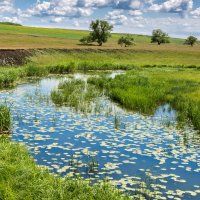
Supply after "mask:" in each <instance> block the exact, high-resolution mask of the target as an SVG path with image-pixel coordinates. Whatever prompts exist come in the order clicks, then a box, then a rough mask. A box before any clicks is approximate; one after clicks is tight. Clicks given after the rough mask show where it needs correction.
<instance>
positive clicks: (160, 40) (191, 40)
mask: <svg viewBox="0 0 200 200" xmlns="http://www.w3.org/2000/svg"><path fill="white" fill-rule="evenodd" d="M90 30H91V32H90V34H89V35H88V36H85V37H83V38H81V39H80V42H81V43H82V44H85V45H87V44H90V43H93V42H97V43H98V45H99V46H102V45H103V43H106V42H107V41H108V39H109V38H110V37H111V31H112V30H113V26H112V25H111V24H109V23H108V22H107V21H104V20H99V19H97V20H96V21H92V22H91V24H90ZM197 41H198V39H197V38H196V37H194V36H189V37H188V38H187V39H186V40H185V43H184V44H187V45H191V46H194V45H195V44H196V43H197ZM151 43H157V44H158V45H161V44H165V43H170V37H169V35H168V34H167V33H165V32H163V31H162V30H161V29H155V30H153V32H152V36H151ZM118 44H119V45H120V46H121V47H129V46H132V45H135V42H134V37H133V35H131V34H127V35H124V36H121V37H120V38H119V39H118Z"/></svg>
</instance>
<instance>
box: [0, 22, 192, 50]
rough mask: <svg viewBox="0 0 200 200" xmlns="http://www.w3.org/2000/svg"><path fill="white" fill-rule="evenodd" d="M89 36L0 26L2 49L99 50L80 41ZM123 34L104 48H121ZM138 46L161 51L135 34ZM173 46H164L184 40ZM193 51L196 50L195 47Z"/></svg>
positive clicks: (76, 31)
mask: <svg viewBox="0 0 200 200" xmlns="http://www.w3.org/2000/svg"><path fill="white" fill-rule="evenodd" d="M87 35H88V31H85V30H69V29H57V28H38V27H26V26H18V25H9V24H2V23H1V24H0V48H99V47H98V46H95V45H94V46H84V45H83V46H82V45H81V44H80V42H79V40H80V39H81V38H82V37H84V36H87ZM122 35H123V34H117V33H113V34H112V37H111V38H110V39H109V41H108V43H107V44H104V46H103V48H104V47H105V48H120V46H119V45H118V44H117V41H118V39H119V38H120V37H121V36H122ZM133 36H134V39H135V42H136V46H135V47H131V48H133V49H141V48H142V49H149V50H150V49H152V50H153V49H159V48H162V47H159V48H158V47H157V45H152V44H150V41H151V38H150V36H146V35H138V34H133ZM170 41H171V44H169V45H162V46H165V47H167V49H168V48H169V49H170V48H175V47H176V46H183V43H184V40H183V39H179V38H171V40H170ZM193 49H196V48H195V47H194V48H193Z"/></svg>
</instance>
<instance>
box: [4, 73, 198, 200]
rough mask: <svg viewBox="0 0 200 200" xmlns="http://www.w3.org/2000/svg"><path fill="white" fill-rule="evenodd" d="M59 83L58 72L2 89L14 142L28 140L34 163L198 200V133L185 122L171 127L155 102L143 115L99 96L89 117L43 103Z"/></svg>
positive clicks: (145, 194) (147, 194)
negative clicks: (152, 110) (153, 110)
mask: <svg viewBox="0 0 200 200" xmlns="http://www.w3.org/2000/svg"><path fill="white" fill-rule="evenodd" d="M75 76H76V74H74V75H73V77H75ZM120 76H121V75H120ZM120 76H116V79H117V78H118V77H120ZM67 77H68V76H67ZM71 78H72V77H71V76H70V77H68V78H67V79H69V80H71ZM59 80H60V81H61V82H63V83H65V80H64V79H63V78H62V77H60V79H57V78H53V77H52V78H44V79H42V80H41V81H39V82H31V81H30V82H29V83H27V84H22V85H19V86H17V87H16V88H15V89H12V90H9V91H1V92H0V101H2V100H3V99H5V98H6V99H7V100H8V101H9V102H12V105H13V106H12V107H11V113H12V116H13V132H12V135H11V139H12V141H16V142H19V143H23V144H26V146H27V147H28V149H29V152H31V154H32V155H33V156H34V159H35V161H36V162H37V163H38V164H39V165H42V166H46V167H48V169H49V171H50V172H53V173H55V174H59V175H61V176H68V177H71V178H76V177H80V176H81V177H83V178H85V179H86V180H88V181H89V182H90V183H92V184H94V183H98V182H100V181H102V180H104V182H109V183H112V184H113V185H114V186H116V187H117V188H119V189H120V190H122V191H124V192H126V193H128V194H130V195H132V196H134V198H136V199H137V198H138V199H142V198H143V199H145V198H146V199H148V198H149V199H159V200H160V199H191V198H192V199H195V200H199V199H200V183H199V173H200V136H199V135H198V134H197V132H196V131H195V130H193V129H192V127H190V126H185V127H184V128H183V129H176V126H175V125H176V123H177V122H176V114H177V113H176V112H175V111H174V110H173V109H170V108H169V107H168V106H164V107H159V108H156V110H158V112H157V113H156V114H153V115H152V116H145V115H142V114H138V113H134V112H132V111H128V110H125V109H122V108H121V107H120V106H118V105H117V104H115V103H113V102H112V101H111V100H110V99H109V98H107V97H106V96H100V98H99V99H98V105H99V108H98V109H96V110H94V112H89V113H87V115H86V114H85V113H82V112H77V111H76V109H75V108H74V107H71V106H55V104H54V102H52V101H51V98H49V100H48V101H45V100H44V101H43V100H42V98H41V97H44V96H48V95H49V96H50V95H51V91H52V90H55V89H56V88H57V87H58V85H59V82H60V81H59ZM113 80H115V79H113ZM80 82H81V83H77V84H78V86H76V87H77V88H78V87H79V88H80V89H81V90H84V89H85V84H86V82H85V81H80ZM68 83H69V82H68ZM68 83H66V84H67V85H68ZM79 84H80V85H79ZM140 84H146V80H143V79H142V80H141V82H140ZM88 85H89V84H88ZM61 86H62V84H61ZM73 89H74V87H73ZM58 91H62V89H58ZM69 91H70V86H69V89H68V90H67V92H66V93H67V94H71V93H70V92H69ZM71 91H72V90H71ZM84 91H85V90H84ZM31 96H33V97H34V98H30V97H31ZM94 97H95V96H94ZM95 98H96V97H95ZM95 98H94V99H95ZM45 99H46V98H45ZM89 99H92V100H91V101H90V102H92V103H93V101H94V99H93V96H92V98H89ZM66 105H67V104H66ZM162 105H163V104H162ZM88 110H90V109H88ZM95 112H96V113H98V114H95ZM167 113H169V117H172V118H173V120H174V122H173V123H172V124H171V125H170V126H166V125H165V123H161V121H162V119H163V121H165V120H164V118H163V116H160V115H162V114H164V115H166V114H167ZM115 122H116V123H115ZM115 124H117V126H116V125H115ZM173 124H174V125H173ZM116 127H117V128H116ZM0 152H1V151H0ZM0 169H1V168H0ZM47 185H48V184H47ZM111 199H112V198H111Z"/></svg>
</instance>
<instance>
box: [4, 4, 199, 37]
mask: <svg viewBox="0 0 200 200" xmlns="http://www.w3.org/2000/svg"><path fill="white" fill-rule="evenodd" d="M97 18H99V19H104V20H107V21H109V22H110V23H112V24H113V25H114V32H128V33H139V34H151V32H152V30H153V29H155V28H161V29H162V30H164V31H166V32H168V33H169V34H170V35H171V36H175V37H183V38H184V37H186V36H188V35H195V36H197V37H199V38H200V0H0V21H10V22H17V23H21V24H23V25H27V26H43V27H58V28H73V29H88V27H89V24H90V22H91V20H94V19H97Z"/></svg>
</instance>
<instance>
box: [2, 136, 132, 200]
mask: <svg viewBox="0 0 200 200" xmlns="http://www.w3.org/2000/svg"><path fill="white" fill-rule="evenodd" d="M0 199H3V200H18V199H24V200H32V199H49V200H54V199H60V200H67V199H69V200H71V199H81V200H86V199H105V200H106V199H107V200H110V199H113V200H118V199H130V198H129V197H127V196H123V195H122V194H121V193H120V192H119V191H118V190H116V189H115V188H113V187H112V186H111V185H109V184H107V183H102V184H98V185H93V186H91V185H89V184H88V183H86V182H84V181H82V180H71V179H68V178H61V177H55V176H54V175H52V174H50V173H49V172H48V171H46V170H42V169H41V168H39V167H38V166H36V164H35V162H34V160H33V158H32V157H31V156H29V155H28V153H27V151H26V149H25V148H24V147H23V146H20V145H19V144H15V143H11V142H10V141H9V139H8V138H7V137H3V136H1V137H0Z"/></svg>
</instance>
